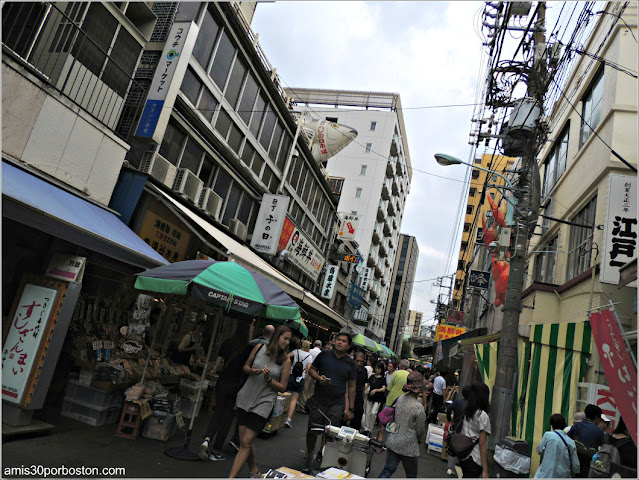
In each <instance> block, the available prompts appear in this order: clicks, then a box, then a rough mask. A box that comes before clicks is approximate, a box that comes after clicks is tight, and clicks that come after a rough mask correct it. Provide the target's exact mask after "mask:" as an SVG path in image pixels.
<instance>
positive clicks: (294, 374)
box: [291, 350, 310, 383]
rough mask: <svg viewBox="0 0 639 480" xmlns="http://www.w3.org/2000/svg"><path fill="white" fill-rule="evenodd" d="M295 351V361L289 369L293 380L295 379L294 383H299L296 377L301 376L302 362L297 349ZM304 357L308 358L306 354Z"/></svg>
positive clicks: (302, 371) (302, 370)
mask: <svg viewBox="0 0 639 480" xmlns="http://www.w3.org/2000/svg"><path fill="white" fill-rule="evenodd" d="M296 353H297V362H295V364H294V365H293V370H291V377H293V380H294V381H295V383H300V382H298V381H297V379H298V378H299V377H301V376H302V373H304V363H302V362H301V361H300V357H299V350H298V351H297V352H296ZM309 355H310V353H309ZM306 358H308V355H307V356H306ZM306 358H305V359H304V360H306Z"/></svg>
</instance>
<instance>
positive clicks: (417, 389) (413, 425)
mask: <svg viewBox="0 0 639 480" xmlns="http://www.w3.org/2000/svg"><path fill="white" fill-rule="evenodd" d="M402 390H403V391H404V392H406V394H404V395H402V396H401V397H399V398H398V399H397V403H396V404H395V426H396V428H397V430H396V431H395V432H391V433H389V435H388V439H387V440H386V450H387V452H386V464H385V465H384V469H383V470H382V473H380V475H379V478H390V476H391V475H392V474H393V473H395V470H397V466H398V465H399V462H400V461H401V462H402V465H403V466H404V472H405V477H406V478H417V462H418V458H419V444H420V443H421V442H423V441H424V439H425V438H426V412H424V407H423V406H422V404H421V402H420V401H419V399H418V397H419V394H420V393H421V392H423V390H424V377H423V376H422V375H421V374H420V373H419V372H417V371H415V372H410V374H409V375H408V377H407V378H406V383H405V384H404V385H403V387H402Z"/></svg>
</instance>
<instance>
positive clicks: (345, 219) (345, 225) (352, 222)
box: [337, 213, 359, 240]
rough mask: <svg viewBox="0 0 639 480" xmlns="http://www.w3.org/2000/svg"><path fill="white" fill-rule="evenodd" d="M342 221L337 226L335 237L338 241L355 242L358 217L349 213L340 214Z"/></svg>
mask: <svg viewBox="0 0 639 480" xmlns="http://www.w3.org/2000/svg"><path fill="white" fill-rule="evenodd" d="M341 218H342V220H341V223H340V226H339V231H338V232H337V236H338V238H339V239H340V240H355V235H356V234H357V225H358V224H359V215H354V214H351V213H347V214H342V216H341Z"/></svg>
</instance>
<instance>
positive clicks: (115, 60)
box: [102, 27, 142, 97]
mask: <svg viewBox="0 0 639 480" xmlns="http://www.w3.org/2000/svg"><path fill="white" fill-rule="evenodd" d="M141 51H142V47H141V46H140V44H139V43H138V42H137V40H136V39H135V38H133V36H132V35H131V34H130V33H129V32H127V31H126V29H125V28H124V27H120V33H118V38H117V40H116V41H115V44H114V45H113V48H112V49H111V53H110V55H109V56H110V57H111V58H110V60H109V61H108V62H107V64H106V67H105V69H104V73H103V74H102V80H103V81H104V83H106V84H107V85H108V86H109V87H111V88H112V89H113V90H114V91H115V92H117V93H118V95H120V96H121V97H124V96H125V95H126V92H127V90H128V88H129V82H130V79H131V76H132V75H133V70H134V69H135V65H136V64H137V63H138V57H139V56H140V52H141Z"/></svg>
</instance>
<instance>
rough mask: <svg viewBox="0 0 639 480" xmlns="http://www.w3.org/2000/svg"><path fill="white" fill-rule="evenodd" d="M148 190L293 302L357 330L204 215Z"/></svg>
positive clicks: (353, 325) (169, 197)
mask: <svg viewBox="0 0 639 480" xmlns="http://www.w3.org/2000/svg"><path fill="white" fill-rule="evenodd" d="M151 189H152V190H153V192H155V194H156V195H157V196H158V198H159V199H160V200H161V201H162V202H164V204H165V205H167V206H168V207H169V208H170V209H171V210H172V211H173V213H175V215H177V216H178V217H180V218H181V219H182V220H183V221H184V223H186V224H187V225H189V224H195V225H197V226H198V227H199V228H201V229H202V230H204V231H205V232H206V233H207V234H208V235H210V236H211V237H212V238H214V239H215V240H216V241H217V242H219V243H220V244H221V245H222V246H223V247H224V248H226V250H227V251H228V254H229V256H230V257H231V258H233V260H235V261H236V262H238V263H239V264H241V265H244V266H245V267H247V268H251V269H254V270H255V271H256V272H258V273H261V274H263V275H266V276H268V277H269V278H270V279H271V280H273V282H275V283H276V284H277V285H278V286H279V287H280V288H281V289H282V290H284V291H285V292H286V293H288V294H289V295H290V296H291V297H293V298H294V299H295V300H296V301H298V302H301V303H302V304H303V305H305V306H307V307H310V308H312V309H313V310H315V311H317V312H319V313H321V314H322V315H325V316H326V317H328V318H331V319H333V320H334V321H336V322H337V323H338V324H339V325H341V326H343V327H350V328H352V329H357V326H356V325H355V324H354V323H352V322H349V321H347V320H346V319H345V318H344V317H342V316H341V315H340V314H339V313H337V312H336V311H335V310H333V309H332V308H330V307H329V306H328V305H326V304H325V303H324V302H322V301H321V300H320V299H319V298H317V297H316V296H315V295H313V294H312V293H311V292H309V291H308V290H305V289H304V288H302V287H301V286H300V285H298V284H297V283H295V282H294V281H293V280H291V279H290V278H288V277H287V276H286V275H284V274H283V273H281V272H279V271H278V270H277V269H276V268H274V267H273V266H272V265H270V264H269V263H268V262H266V261H265V260H264V259H263V258H261V257H260V256H259V255H257V254H256V253H255V252H253V251H252V250H251V249H249V248H248V247H246V246H244V245H242V244H241V243H240V242H238V241H236V240H234V239H233V238H231V237H230V236H229V235H227V234H226V233H224V232H223V231H222V230H220V229H218V228H216V227H214V226H213V225H211V224H210V223H209V222H208V221H206V220H205V219H204V218H202V217H200V216H199V215H197V214H195V213H194V212H192V211H191V210H190V209H189V208H187V207H186V206H184V205H182V204H181V203H180V202H179V201H178V200H176V199H174V198H172V197H171V196H170V195H168V194H166V193H165V192H163V191H162V190H160V189H159V188H157V187H155V186H153V185H151Z"/></svg>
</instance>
